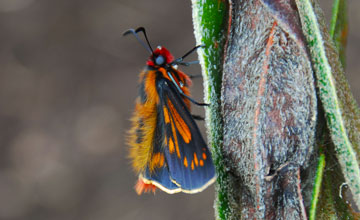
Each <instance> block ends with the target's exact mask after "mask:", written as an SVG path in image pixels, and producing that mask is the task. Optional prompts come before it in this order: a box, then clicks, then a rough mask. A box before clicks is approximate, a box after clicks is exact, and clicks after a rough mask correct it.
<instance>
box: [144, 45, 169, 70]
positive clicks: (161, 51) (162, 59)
mask: <svg viewBox="0 0 360 220" xmlns="http://www.w3.org/2000/svg"><path fill="white" fill-rule="evenodd" d="M172 61H174V57H173V55H171V53H170V52H169V51H168V50H167V49H166V48H165V47H161V46H159V47H157V48H156V50H154V52H153V53H152V54H151V56H150V57H149V59H148V61H147V62H146V64H147V65H148V66H165V65H166V64H169V63H171V62H172Z"/></svg>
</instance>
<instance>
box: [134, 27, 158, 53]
mask: <svg viewBox="0 0 360 220" xmlns="http://www.w3.org/2000/svg"><path fill="white" fill-rule="evenodd" d="M140 31H141V32H143V34H144V37H145V40H146V42H147V44H148V46H149V47H150V49H151V51H154V50H153V49H152V47H151V44H150V42H149V39H148V37H147V35H146V31H145V28H144V27H138V28H137V29H136V30H135V32H136V33H138V32H140Z"/></svg>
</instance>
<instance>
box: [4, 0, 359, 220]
mask: <svg viewBox="0 0 360 220" xmlns="http://www.w3.org/2000/svg"><path fill="white" fill-rule="evenodd" d="M322 2H323V6H324V9H325V10H326V12H327V17H328V18H329V11H330V9H331V3H330V2H332V1H330V0H323V1H322ZM349 5H350V6H349V9H350V12H349V13H350V21H351V23H350V35H349V42H348V44H349V47H348V53H347V54H348V59H347V63H348V67H347V73H346V75H347V78H348V79H349V81H350V85H351V89H352V91H353V92H354V95H355V97H356V99H357V100H358V101H359V100H360V87H359V86H358V84H359V82H360V75H359V74H358V70H359V69H360V62H359V61H358V59H359V58H358V55H359V52H360V43H359V42H360V25H359V24H360V13H359V10H360V2H359V1H356V0H350V1H349ZM191 19H192V18H191V1H190V0H187V1H166V0H152V1H145V0H133V1H130V0H102V1H99V0H52V1H49V0H0V131H1V132H0V219H1V220H3V219H6V220H7V219H9V220H20V219H35V220H43V219H44V220H45V219H46V220H48V219H51V220H60V219H61V220H62V219H66V220H71V219H76V220H78V219H89V220H98V219H104V220H113V219H174V220H175V219H214V214H213V213H214V210H213V200H214V189H213V186H212V187H210V188H209V189H207V190H206V191H205V192H203V193H199V194H196V195H184V194H176V195H167V194H165V193H162V192H160V191H158V192H157V194H156V195H155V196H153V195H152V194H147V195H142V196H137V195H136V193H135V192H134V190H133V186H134V183H135V181H136V179H137V178H136V177H135V175H134V174H133V173H132V169H131V167H130V164H129V160H128V159H127V146H126V144H125V134H126V132H127V130H128V129H129V126H130V123H129V118H130V116H131V112H132V111H133V108H134V100H135V98H136V96H137V80H138V74H139V72H140V70H141V69H142V68H143V67H144V65H145V60H146V59H147V56H148V53H147V51H145V50H144V48H142V47H141V45H140V44H139V43H137V42H136V41H135V39H134V38H133V37H131V36H129V37H122V32H123V31H124V30H126V29H128V28H136V27H138V26H144V27H146V28H147V30H148V35H149V38H150V41H151V43H152V45H153V47H155V46H157V45H163V46H165V47H167V48H168V49H169V50H170V51H171V52H172V53H173V54H174V56H175V57H179V56H181V55H183V54H184V53H185V52H186V51H187V50H188V49H190V48H192V47H193V46H194V45H195V40H194V36H193V27H192V20H191ZM195 59H197V56H196V54H194V55H192V56H191V57H190V58H189V60H195ZM183 70H184V71H185V72H186V73H189V74H197V73H200V67H199V66H193V67H185V68H183ZM192 91H193V94H194V95H193V96H194V97H195V99H197V100H201V99H202V94H201V92H202V81H201V79H196V80H194V87H193V89H192ZM194 109H195V112H196V113H197V114H202V115H203V114H204V112H203V110H202V109H201V108H196V107H194ZM200 127H203V126H202V125H200Z"/></svg>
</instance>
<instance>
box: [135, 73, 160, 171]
mask: <svg viewBox="0 0 360 220" xmlns="http://www.w3.org/2000/svg"><path fill="white" fill-rule="evenodd" d="M155 80H156V71H154V70H145V71H143V72H142V73H141V74H140V91H139V97H138V98H137V99H136V104H135V111H134V113H133V116H132V118H131V122H132V128H131V129H130V132H129V139H128V143H129V145H130V159H131V160H132V166H133V168H134V170H135V171H136V172H138V173H140V172H142V171H144V169H145V168H146V166H148V165H149V163H150V160H151V158H152V156H153V155H152V150H153V140H154V136H155V129H156V123H157V107H156V106H157V103H159V95H158V93H157V91H156V86H155Z"/></svg>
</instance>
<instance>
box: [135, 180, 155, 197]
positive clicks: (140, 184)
mask: <svg viewBox="0 0 360 220" xmlns="http://www.w3.org/2000/svg"><path fill="white" fill-rule="evenodd" d="M134 188H135V191H136V193H137V194H138V195H141V194H142V193H143V192H146V193H148V192H152V193H154V194H155V190H156V186H155V185H153V184H147V183H145V182H144V181H143V180H142V179H138V181H137V183H136V185H135V187H134Z"/></svg>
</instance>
